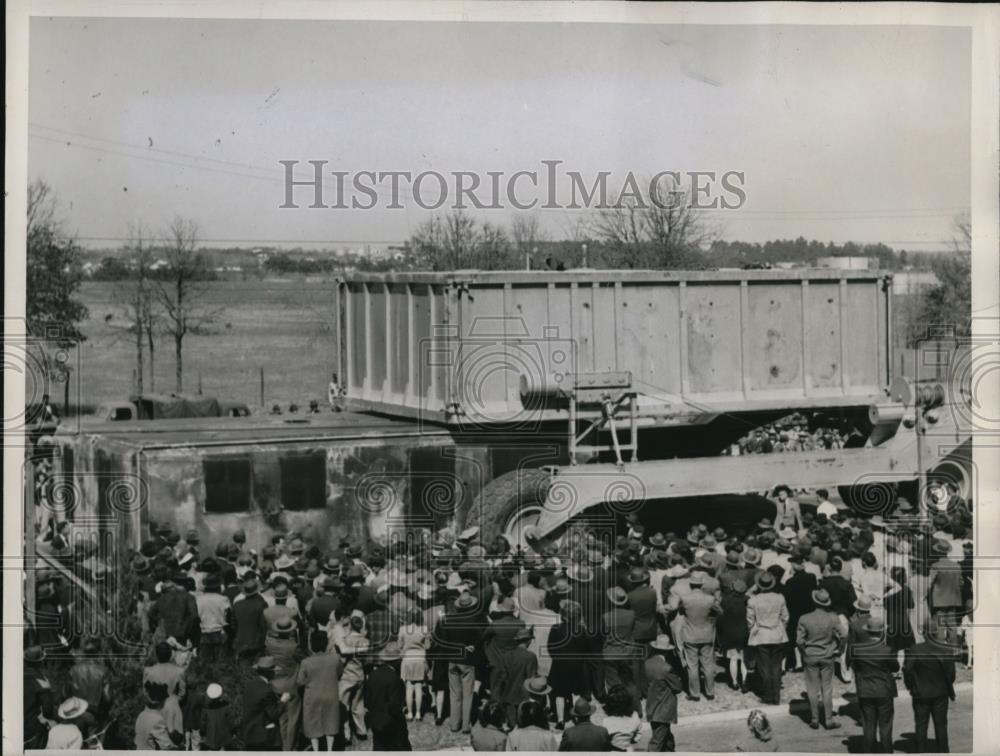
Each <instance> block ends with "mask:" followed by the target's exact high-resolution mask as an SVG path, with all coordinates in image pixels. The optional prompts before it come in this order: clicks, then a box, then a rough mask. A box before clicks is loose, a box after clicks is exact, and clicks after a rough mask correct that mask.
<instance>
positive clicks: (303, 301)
mask: <svg viewBox="0 0 1000 756" xmlns="http://www.w3.org/2000/svg"><path fill="white" fill-rule="evenodd" d="M118 286H119V284H116V283H112V282H86V283H84V284H83V286H82V287H81V291H80V294H81V299H82V300H83V302H84V303H85V304H86V305H87V307H88V308H89V309H90V319H89V320H88V321H87V322H85V323H83V324H82V326H81V330H82V331H83V333H84V334H85V335H86V336H87V341H86V342H84V343H83V345H82V346H81V347H80V348H79V349H78V350H74V352H75V353H74V354H73V355H72V356H71V362H72V363H73V364H75V365H79V372H80V377H79V380H78V381H77V380H74V381H73V382H72V386H71V393H70V402H71V404H81V405H84V406H86V405H97V404H100V403H101V402H104V401H108V400H112V399H120V398H125V397H127V396H128V395H129V394H130V393H131V392H132V391H133V390H134V389H133V387H134V384H133V373H134V370H135V342H134V337H133V336H132V335H131V334H129V333H128V332H127V331H126V330H125V329H126V326H127V318H126V310H125V308H124V307H123V306H122V305H121V304H120V303H119V300H120V299H121V297H122V291H121V289H117V290H116V287H118ZM208 287H209V289H208V292H207V294H206V295H205V297H204V300H203V303H204V306H205V307H206V308H207V309H215V308H218V307H222V308H224V310H223V311H222V313H221V315H220V316H219V318H218V322H217V323H216V324H215V325H214V326H213V331H214V333H213V334H211V335H206V336H197V335H191V336H187V337H186V338H185V340H184V389H185V390H186V391H187V392H191V393H194V392H196V391H197V390H198V377H199V374H200V376H201V385H202V390H203V392H204V393H205V394H206V395H216V396H218V397H220V398H226V399H231V400H237V401H244V402H247V403H248V404H250V405H251V406H254V407H256V406H258V405H259V404H260V372H259V371H260V369H261V368H263V369H264V379H265V395H264V398H265V403H266V405H267V406H270V405H271V404H273V403H275V402H278V403H281V404H282V405H283V406H287V404H288V403H289V402H292V401H294V402H296V403H298V404H299V406H300V407H303V408H305V407H307V406H308V403H309V400H310V399H318V400H320V402H325V401H326V384H327V382H328V381H329V377H330V371H331V370H333V369H334V358H335V354H334V347H333V322H334V321H333V287H334V284H333V281H329V280H326V281H321V280H306V279H298V278H287V279H268V280H263V281H219V282H213V283H210V284H208ZM146 359H147V363H146V373H147V375H146V382H145V390H146V391H149V390H150V388H151V387H150V380H149V364H148V355H147V358H146ZM154 386H155V389H156V390H157V391H164V392H168V391H173V390H175V378H174V345H173V340H172V339H170V337H169V336H161V337H160V339H159V341H158V343H157V344H156V376H155V382H154ZM78 388H79V391H77V389H78ZM52 393H53V399H55V400H56V401H57V402H58V403H59V404H60V405H61V403H62V396H61V389H59V390H53V392H52ZM78 393H79V396H78V395H77V394H78Z"/></svg>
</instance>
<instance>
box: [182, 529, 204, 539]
mask: <svg viewBox="0 0 1000 756" xmlns="http://www.w3.org/2000/svg"><path fill="white" fill-rule="evenodd" d="M184 540H185V541H186V542H187V543H198V542H199V541H200V540H201V538H199V536H198V531H197V530H195V529H194V528H191V530H189V531H188V532H187V533H186V534H185V535H184Z"/></svg>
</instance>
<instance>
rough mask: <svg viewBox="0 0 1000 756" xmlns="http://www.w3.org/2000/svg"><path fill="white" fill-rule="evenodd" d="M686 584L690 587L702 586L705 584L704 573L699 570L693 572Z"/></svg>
mask: <svg viewBox="0 0 1000 756" xmlns="http://www.w3.org/2000/svg"><path fill="white" fill-rule="evenodd" d="M688 582H689V583H690V584H691V585H704V584H705V573H704V572H701V571H700V570H695V571H694V572H692V573H691V577H689V578H688Z"/></svg>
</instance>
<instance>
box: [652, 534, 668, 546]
mask: <svg viewBox="0 0 1000 756" xmlns="http://www.w3.org/2000/svg"><path fill="white" fill-rule="evenodd" d="M649 545H650V546H657V547H659V546H666V545H667V539H666V538H664V537H663V533H653V535H651V536H650V538H649Z"/></svg>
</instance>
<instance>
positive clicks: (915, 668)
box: [903, 620, 956, 753]
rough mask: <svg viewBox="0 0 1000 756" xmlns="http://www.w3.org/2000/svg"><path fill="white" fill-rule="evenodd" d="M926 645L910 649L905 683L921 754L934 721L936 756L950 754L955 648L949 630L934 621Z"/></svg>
mask: <svg viewBox="0 0 1000 756" xmlns="http://www.w3.org/2000/svg"><path fill="white" fill-rule="evenodd" d="M924 638H925V640H924V642H923V643H918V644H917V645H915V646H913V647H912V648H909V649H907V651H906V659H905V661H904V662H903V682H904V683H905V684H906V688H907V690H909V691H910V695H911V696H912V703H913V720H914V730H915V735H916V740H917V752H918V753H926V752H927V750H928V749H927V729H928V725H929V724H930V720H931V719H933V720H934V739H935V741H936V744H935V747H934V748H933V749H931V750H932V751H933V752H934V753H948V701H949V700H951V701H954V700H955V650H956V649H955V647H954V646H952V645H950V644H949V643H948V630H947V628H946V627H943V626H941V625H940V624H938V623H937V622H934V621H933V620H932V621H930V622H928V623H927V627H926V628H925V630H924Z"/></svg>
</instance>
